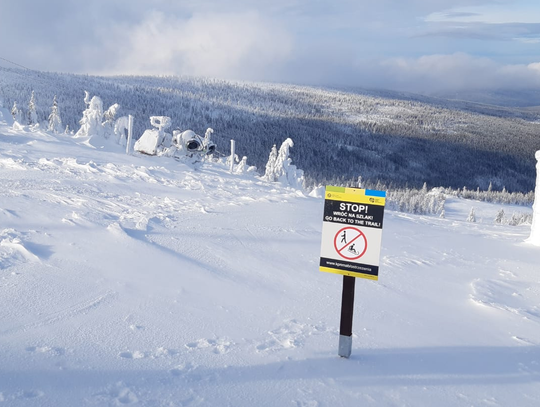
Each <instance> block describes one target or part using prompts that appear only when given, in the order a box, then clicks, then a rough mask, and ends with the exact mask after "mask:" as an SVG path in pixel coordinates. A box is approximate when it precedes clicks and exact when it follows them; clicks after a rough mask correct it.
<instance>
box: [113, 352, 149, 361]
mask: <svg viewBox="0 0 540 407" xmlns="http://www.w3.org/2000/svg"><path fill="white" fill-rule="evenodd" d="M118 356H120V357H121V358H123V359H143V358H145V357H146V353H145V352H141V351H138V350H136V351H134V352H129V351H128V352H120V353H119V354H118Z"/></svg>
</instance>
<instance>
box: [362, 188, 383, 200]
mask: <svg viewBox="0 0 540 407" xmlns="http://www.w3.org/2000/svg"><path fill="white" fill-rule="evenodd" d="M366 195H367V196H377V197H379V198H386V191H376V190H374V189H366Z"/></svg>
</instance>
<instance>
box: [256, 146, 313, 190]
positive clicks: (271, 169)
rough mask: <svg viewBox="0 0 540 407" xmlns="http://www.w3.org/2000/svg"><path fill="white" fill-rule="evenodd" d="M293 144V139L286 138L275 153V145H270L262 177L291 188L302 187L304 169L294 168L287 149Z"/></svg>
mask: <svg viewBox="0 0 540 407" xmlns="http://www.w3.org/2000/svg"><path fill="white" fill-rule="evenodd" d="M293 146H294V143H293V141H292V140H291V139H290V138H288V139H287V140H285V141H284V142H283V143H282V144H281V147H280V148H279V151H278V152H277V155H276V154H275V152H274V150H275V148H276V146H275V145H274V147H272V151H271V152H270V156H269V158H268V163H267V164H266V172H265V175H264V178H265V179H266V180H267V181H270V182H276V181H279V182H281V183H282V184H284V185H290V186H292V187H293V188H300V189H301V188H303V187H304V171H302V170H299V169H297V168H296V166H295V165H292V164H291V162H292V160H291V158H289V150H290V149H291V148H292V147H293Z"/></svg>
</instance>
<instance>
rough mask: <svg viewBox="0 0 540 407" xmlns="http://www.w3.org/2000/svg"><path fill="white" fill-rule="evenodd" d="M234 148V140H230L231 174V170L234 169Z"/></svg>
mask: <svg viewBox="0 0 540 407" xmlns="http://www.w3.org/2000/svg"><path fill="white" fill-rule="evenodd" d="M234 147H235V143H234V140H231V168H230V171H231V174H232V173H233V169H234Z"/></svg>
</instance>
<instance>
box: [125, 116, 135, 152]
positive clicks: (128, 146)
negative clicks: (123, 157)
mask: <svg viewBox="0 0 540 407" xmlns="http://www.w3.org/2000/svg"><path fill="white" fill-rule="evenodd" d="M132 138H133V116H132V115H129V116H128V136H127V143H126V154H129V153H130V152H131V139H132Z"/></svg>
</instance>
